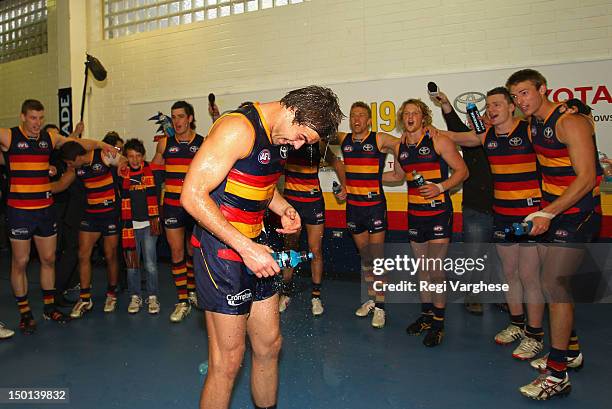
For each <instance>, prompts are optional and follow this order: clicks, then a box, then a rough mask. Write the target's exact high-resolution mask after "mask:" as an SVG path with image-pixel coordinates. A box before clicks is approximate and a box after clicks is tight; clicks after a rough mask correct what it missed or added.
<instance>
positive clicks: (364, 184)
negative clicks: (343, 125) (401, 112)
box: [340, 132, 387, 206]
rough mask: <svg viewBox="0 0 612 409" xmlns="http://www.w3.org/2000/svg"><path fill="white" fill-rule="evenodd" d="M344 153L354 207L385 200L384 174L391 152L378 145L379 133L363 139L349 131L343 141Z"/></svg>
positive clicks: (349, 202)
mask: <svg viewBox="0 0 612 409" xmlns="http://www.w3.org/2000/svg"><path fill="white" fill-rule="evenodd" d="M340 147H341V149H342V156H343V158H344V167H345V169H346V191H347V199H346V201H347V203H348V204H350V205H353V206H374V205H377V204H379V203H383V202H384V201H385V192H384V191H383V186H382V174H383V171H384V169H385V158H386V157H387V154H386V153H384V152H382V151H381V150H380V149H379V148H378V143H377V141H376V132H370V134H369V135H368V136H367V137H366V138H364V139H363V140H362V141H360V142H357V141H354V140H353V134H352V133H348V134H346V136H345V138H344V140H343V141H342V144H341V145H340Z"/></svg>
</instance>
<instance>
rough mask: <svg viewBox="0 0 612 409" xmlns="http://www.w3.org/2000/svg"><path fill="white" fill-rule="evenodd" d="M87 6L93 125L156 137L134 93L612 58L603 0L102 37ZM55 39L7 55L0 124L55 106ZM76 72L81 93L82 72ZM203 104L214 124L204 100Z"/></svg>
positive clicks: (350, 7)
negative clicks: (26, 108)
mask: <svg viewBox="0 0 612 409" xmlns="http://www.w3.org/2000/svg"><path fill="white" fill-rule="evenodd" d="M55 1H56V0H50V1H49V7H50V10H51V9H53V7H54V5H55ZM57 1H62V0H57ZM74 1H78V2H80V1H81V0H70V2H71V5H72V2H74ZM87 13H88V14H87V22H86V27H87V49H88V51H89V52H90V53H91V54H93V55H95V56H96V57H98V58H99V59H100V60H101V61H102V62H103V63H104V65H105V66H106V68H107V69H108V71H109V78H108V79H107V80H106V81H105V82H104V83H103V84H98V83H94V84H92V89H91V93H90V95H89V97H88V101H89V105H88V110H89V115H90V116H89V121H88V124H87V125H88V130H89V136H90V137H96V138H99V137H101V136H102V135H103V134H104V133H105V132H106V131H107V130H110V129H114V130H117V131H119V132H120V133H122V134H124V135H125V136H127V137H134V136H136V137H140V138H143V139H149V138H150V137H151V135H148V134H146V135H144V134H142V135H141V134H138V135H136V134H133V132H134V131H132V129H134V126H133V123H134V122H135V121H136V122H138V121H141V120H142V118H133V117H130V109H128V107H129V106H130V105H132V106H133V105H134V104H143V103H151V102H155V101H172V100H176V99H187V100H189V99H197V98H198V97H204V96H205V95H207V94H208V93H209V92H211V91H212V92H215V93H216V94H220V95H223V94H239V93H245V94H251V93H253V92H255V93H256V91H258V90H268V89H283V88H293V87H298V86H301V85H306V84H311V83H317V84H335V83H344V82H358V81H364V80H375V79H388V78H400V77H410V76H419V75H426V74H431V75H433V74H443V73H452V72H464V71H479V70H490V69H496V68H509V67H519V66H520V67H524V66H535V65H544V64H554V63H563V62H574V61H589V60H600V59H610V58H612V1H606V0H554V1H550V0H514V1H511V2H509V1H507V0H486V1H485V0H429V1H423V0H418V1H415V0H377V1H376V0H311V1H308V2H306V3H303V4H299V5H292V6H285V7H280V8H274V9H268V10H263V11H257V12H252V13H246V14H243V15H237V16H230V17H225V18H221V19H216V20H211V21H206V22H202V23H194V24H191V25H186V26H181V27H176V28H170V29H165V30H160V31H156V32H150V33H143V34H138V35H133V36H128V37H124V38H119V39H114V40H103V39H102V38H103V36H102V25H101V24H102V18H101V13H102V7H101V0H87ZM51 18H52V13H51V12H50V19H51ZM83 24H85V22H83ZM51 26H52V24H50V27H51ZM52 39H53V36H50V44H49V50H50V52H49V54H48V55H47V56H38V57H33V58H29V59H26V60H20V61H15V62H10V63H7V64H1V65H0V83H1V84H2V94H3V98H2V99H1V100H0V125H8V124H12V123H14V121H13V122H11V120H12V119H13V118H15V117H16V113H17V112H18V109H19V104H20V103H21V101H22V100H23V99H24V98H26V97H38V98H40V99H41V100H43V102H44V103H46V105H47V106H48V107H49V108H50V109H49V108H48V111H49V114H48V116H49V117H53V118H56V117H57V109H56V108H54V107H53V108H51V105H56V96H55V93H56V89H57V72H56V69H57V68H56V64H55V61H57V59H56V58H52V57H53V56H52V55H51V54H52V53H53V50H57V47H63V46H65V45H63V44H55V45H54V44H52V43H51V42H52ZM81 40H82V39H79V41H81ZM55 53H57V51H55ZM72 58H74V57H72ZM577 75H579V73H577ZM71 77H72V78H73V84H72V86H73V95H77V94H79V93H80V86H81V85H82V84H76V82H77V80H76V79H74V78H75V77H78V75H76V74H73V75H72V76H71ZM54 78H55V80H54ZM411 92H412V90H406V96H409V95H410V93H411ZM364 99H365V100H367V99H368V96H367V95H364ZM168 108H169V107H168ZM54 109H55V111H54ZM196 114H197V115H196V116H197V118H198V120H199V122H200V124H201V128H206V126H205V125H206V124H207V123H208V115H207V114H206V112H205V111H204V109H203V108H199V110H198V112H196ZM7 122H8V123H7ZM143 129H147V127H145V128H143ZM128 131H129V133H128V134H127V135H126V132H128Z"/></svg>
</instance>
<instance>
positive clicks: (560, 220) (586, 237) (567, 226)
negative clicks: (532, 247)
mask: <svg viewBox="0 0 612 409" xmlns="http://www.w3.org/2000/svg"><path fill="white" fill-rule="evenodd" d="M600 227H601V214H599V213H597V212H594V211H593V212H582V213H575V214H561V215H559V216H557V217H555V218H554V219H552V221H551V223H550V227H549V228H548V230H547V231H546V232H545V233H544V234H542V241H543V242H544V243H590V242H592V241H593V240H595V239H596V238H597V236H598V234H599V229H600Z"/></svg>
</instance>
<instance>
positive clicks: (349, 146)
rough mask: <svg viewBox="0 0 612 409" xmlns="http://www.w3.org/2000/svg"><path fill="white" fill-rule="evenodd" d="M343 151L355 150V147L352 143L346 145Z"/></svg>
mask: <svg viewBox="0 0 612 409" xmlns="http://www.w3.org/2000/svg"><path fill="white" fill-rule="evenodd" d="M342 151H343V152H353V147H352V146H351V145H346V146H345V147H344V148H342Z"/></svg>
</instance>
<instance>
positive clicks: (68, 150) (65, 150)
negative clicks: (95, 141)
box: [60, 141, 87, 161]
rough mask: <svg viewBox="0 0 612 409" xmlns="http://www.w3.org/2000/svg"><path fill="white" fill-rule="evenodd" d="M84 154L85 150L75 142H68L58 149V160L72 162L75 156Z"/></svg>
mask: <svg viewBox="0 0 612 409" xmlns="http://www.w3.org/2000/svg"><path fill="white" fill-rule="evenodd" d="M86 153H87V151H86V150H85V148H83V146H81V144H80V143H78V142H75V141H68V142H66V143H64V144H63V145H62V147H61V148H60V158H62V159H63V160H66V161H67V160H69V161H74V160H76V158H77V156H81V155H85V154H86Z"/></svg>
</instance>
